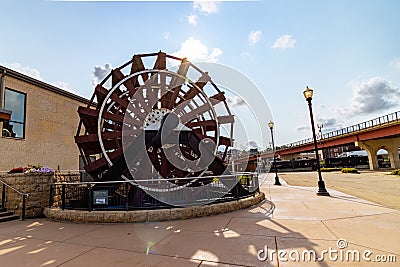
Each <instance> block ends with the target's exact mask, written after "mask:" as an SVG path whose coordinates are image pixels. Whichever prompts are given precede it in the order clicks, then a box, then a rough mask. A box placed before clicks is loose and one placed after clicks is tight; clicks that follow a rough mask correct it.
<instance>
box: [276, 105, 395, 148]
mask: <svg viewBox="0 0 400 267" xmlns="http://www.w3.org/2000/svg"><path fill="white" fill-rule="evenodd" d="M397 121H400V111H396V112H393V113H390V114H387V115H384V116H380V117H378V118H375V119H372V120H368V121H364V122H361V123H358V124H354V125H351V126H348V127H345V128H342V129H339V130H336V131H332V132H328V133H324V134H322V136H321V140H323V139H327V138H333V137H338V136H340V135H345V134H351V133H354V132H359V131H362V130H366V129H371V128H374V127H376V126H381V125H384V124H389V123H392V122H397ZM312 142H313V139H312V138H307V139H303V140H300V141H296V142H292V143H289V144H287V145H283V146H281V147H280V148H279V150H285V149H290V148H293V147H297V146H302V145H305V144H310V143H312ZM277 150H278V149H277ZM279 150H278V151H279Z"/></svg>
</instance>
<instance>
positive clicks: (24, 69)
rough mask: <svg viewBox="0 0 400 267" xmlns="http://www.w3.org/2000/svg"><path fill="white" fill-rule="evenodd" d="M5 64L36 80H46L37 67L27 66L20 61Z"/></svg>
mask: <svg viewBox="0 0 400 267" xmlns="http://www.w3.org/2000/svg"><path fill="white" fill-rule="evenodd" d="M3 65H4V66H6V67H8V68H10V69H12V70H15V71H18V72H20V73H22V74H25V75H27V76H29V77H32V78H34V79H36V80H40V81H44V79H43V78H42V76H40V72H39V71H38V70H37V69H34V68H31V67H27V66H22V65H21V64H20V63H4V64H3Z"/></svg>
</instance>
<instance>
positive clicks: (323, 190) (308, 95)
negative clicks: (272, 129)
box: [303, 86, 329, 196]
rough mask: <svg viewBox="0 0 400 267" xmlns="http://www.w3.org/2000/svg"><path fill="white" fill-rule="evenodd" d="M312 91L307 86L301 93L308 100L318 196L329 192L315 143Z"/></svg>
mask: <svg viewBox="0 0 400 267" xmlns="http://www.w3.org/2000/svg"><path fill="white" fill-rule="evenodd" d="M313 93H314V92H313V90H312V89H310V88H309V87H308V86H307V88H306V90H305V91H304V92H303V95H304V97H305V99H306V100H307V102H308V109H309V110H310V119H311V129H312V134H313V139H314V147H315V159H316V160H317V171H318V192H317V195H318V196H329V193H328V191H327V190H326V188H325V182H324V180H322V174H321V167H320V165H319V155H318V144H317V138H316V136H315V126H314V116H313V112H312V105H311V100H312V97H313Z"/></svg>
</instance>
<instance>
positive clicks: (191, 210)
mask: <svg viewBox="0 0 400 267" xmlns="http://www.w3.org/2000/svg"><path fill="white" fill-rule="evenodd" d="M264 199H265V195H264V193H262V192H260V193H256V194H255V196H252V197H247V198H243V199H240V200H235V201H229V202H223V203H217V204H210V205H204V206H194V207H187V208H172V209H159V210H133V211H90V212H89V211H86V210H61V209H59V208H45V209H44V214H45V215H46V217H47V218H49V219H50V220H54V221H63V222H76V223H135V222H155V221H168V220H183V219H189V218H196V217H202V216H209V215H216V214H221V213H226V212H231V211H234V210H239V209H245V208H248V207H251V206H253V205H255V204H258V203H260V202H261V201H263V200H264Z"/></svg>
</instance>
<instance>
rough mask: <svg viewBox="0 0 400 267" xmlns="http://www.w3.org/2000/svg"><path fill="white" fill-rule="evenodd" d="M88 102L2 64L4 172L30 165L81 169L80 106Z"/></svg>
mask: <svg viewBox="0 0 400 267" xmlns="http://www.w3.org/2000/svg"><path fill="white" fill-rule="evenodd" d="M88 102H89V101H88V100H87V99H85V98H83V97H80V96H77V95H75V94H72V93H70V92H67V91H65V90H62V89H60V88H57V87H55V86H53V85H50V84H47V83H45V82H42V81H39V80H36V79H33V78H31V77H29V76H26V75H24V74H21V73H19V72H16V71H13V70H11V69H8V68H6V67H3V66H0V129H1V138H0V171H8V170H10V169H11V168H14V167H23V166H26V165H28V164H33V165H47V166H49V167H51V168H54V169H56V168H57V167H58V166H59V167H60V168H61V169H62V170H77V169H78V168H79V151H78V148H77V146H76V145H75V142H74V136H75V134H76V130H77V126H78V123H79V116H78V113H77V109H78V106H81V105H87V104H88ZM10 111H11V116H10Z"/></svg>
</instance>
